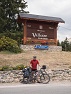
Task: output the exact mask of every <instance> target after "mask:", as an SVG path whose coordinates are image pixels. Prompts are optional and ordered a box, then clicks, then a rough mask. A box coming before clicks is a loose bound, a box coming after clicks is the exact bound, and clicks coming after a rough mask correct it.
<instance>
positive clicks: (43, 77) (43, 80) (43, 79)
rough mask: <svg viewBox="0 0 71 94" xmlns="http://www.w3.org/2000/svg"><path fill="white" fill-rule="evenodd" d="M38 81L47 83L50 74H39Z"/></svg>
mask: <svg viewBox="0 0 71 94" xmlns="http://www.w3.org/2000/svg"><path fill="white" fill-rule="evenodd" d="M40 81H41V83H43V84H47V83H49V81H50V76H49V74H43V75H41V76H40Z"/></svg>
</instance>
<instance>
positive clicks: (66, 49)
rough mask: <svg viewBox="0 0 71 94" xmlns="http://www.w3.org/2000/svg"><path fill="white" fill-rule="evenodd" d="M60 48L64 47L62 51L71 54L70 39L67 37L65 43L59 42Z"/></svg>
mask: <svg viewBox="0 0 71 94" xmlns="http://www.w3.org/2000/svg"><path fill="white" fill-rule="evenodd" d="M57 45H58V46H62V51H70V52H71V42H69V41H68V38H67V37H66V38H65V40H64V41H61V43H60V42H59V41H58V44H57Z"/></svg>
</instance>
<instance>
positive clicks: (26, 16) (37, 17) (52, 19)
mask: <svg viewBox="0 0 71 94" xmlns="http://www.w3.org/2000/svg"><path fill="white" fill-rule="evenodd" d="M19 16H20V18H23V19H31V20H39V21H50V22H57V23H59V22H61V23H65V21H64V20H63V19H61V18H59V17H50V16H42V15H34V14H27V13H19Z"/></svg>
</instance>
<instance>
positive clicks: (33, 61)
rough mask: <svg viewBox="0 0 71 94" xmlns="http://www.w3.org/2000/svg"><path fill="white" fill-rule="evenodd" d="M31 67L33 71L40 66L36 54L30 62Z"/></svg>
mask: <svg viewBox="0 0 71 94" xmlns="http://www.w3.org/2000/svg"><path fill="white" fill-rule="evenodd" d="M30 67H31V69H32V71H37V69H38V67H39V62H38V60H36V56H33V60H31V62H30Z"/></svg>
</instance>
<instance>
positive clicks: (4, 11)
mask: <svg viewBox="0 0 71 94" xmlns="http://www.w3.org/2000/svg"><path fill="white" fill-rule="evenodd" d="M26 7H27V2H25V1H24V0H0V32H3V31H8V30H9V31H12V30H15V31H16V30H17V29H18V27H17V15H18V14H19V12H24V13H27V12H26V11H25V10H24V9H25V8H26Z"/></svg>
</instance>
